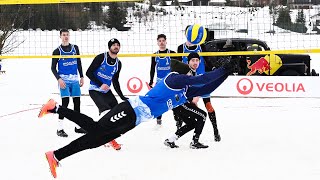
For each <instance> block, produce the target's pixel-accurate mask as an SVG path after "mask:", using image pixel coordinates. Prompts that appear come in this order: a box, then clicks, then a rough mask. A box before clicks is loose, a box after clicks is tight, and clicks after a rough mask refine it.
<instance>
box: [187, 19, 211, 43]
mask: <svg viewBox="0 0 320 180" xmlns="http://www.w3.org/2000/svg"><path fill="white" fill-rule="evenodd" d="M186 37H187V40H188V41H189V42H190V43H191V44H202V43H204V42H205V40H206V38H207V30H206V28H204V27H203V26H201V25H200V24H194V25H191V26H189V27H188V29H187V30H186Z"/></svg>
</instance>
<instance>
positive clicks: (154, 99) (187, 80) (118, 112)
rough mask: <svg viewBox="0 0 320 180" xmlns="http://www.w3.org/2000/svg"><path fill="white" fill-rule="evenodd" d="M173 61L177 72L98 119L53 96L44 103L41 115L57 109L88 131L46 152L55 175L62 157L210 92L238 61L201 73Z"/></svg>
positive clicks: (97, 143) (54, 175)
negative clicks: (68, 106)
mask: <svg viewBox="0 0 320 180" xmlns="http://www.w3.org/2000/svg"><path fill="white" fill-rule="evenodd" d="M172 61H173V60H172ZM171 64H172V66H171V68H172V69H171V70H172V71H175V72H171V73H169V74H168V75H167V76H166V77H165V78H164V79H163V80H162V81H160V82H159V83H157V85H156V86H155V87H154V88H152V89H151V90H150V91H149V92H148V93H147V94H146V95H145V96H136V97H133V98H130V99H128V100H126V101H124V102H122V103H120V104H118V105H117V106H115V107H114V108H112V109H111V110H110V111H109V112H108V113H107V114H105V115H104V116H103V117H101V118H100V119H99V121H97V122H96V121H94V120H93V119H92V118H90V117H88V116H86V115H85V114H82V113H79V112H76V111H73V110H71V109H68V108H66V107H62V106H60V105H58V104H57V103H56V102H55V101H54V100H53V99H50V100H49V101H48V102H47V103H46V104H45V105H43V107H42V108H41V110H40V113H39V115H38V117H39V118H40V117H43V116H44V115H45V114H48V113H57V114H59V115H63V116H64V117H66V118H67V119H69V120H70V121H72V122H74V123H76V124H78V125H79V126H80V127H82V128H83V129H85V130H86V131H87V134H85V135H83V136H81V137H79V138H78V139H76V140H74V141H72V142H71V143H70V144H68V145H66V146H64V147H62V148H60V149H58V150H55V151H49V152H47V153H45V155H46V158H47V161H48V163H49V167H50V170H51V174H52V176H53V177H54V178H56V177H57V173H56V167H58V165H59V161H61V160H63V159H65V158H67V157H69V156H71V155H73V154H76V153H78V152H80V151H83V150H87V149H93V148H97V147H100V146H101V145H103V144H106V143H107V142H109V141H111V140H113V139H116V138H118V137H119V136H121V135H122V134H125V133H126V132H128V131H130V130H131V129H133V128H135V127H136V126H138V125H139V124H140V123H141V122H145V121H149V120H152V119H153V118H154V117H158V116H160V115H162V114H163V113H165V112H166V111H168V110H171V109H173V108H175V107H178V106H180V105H182V104H184V103H186V102H187V99H188V98H192V97H196V96H201V95H204V94H209V93H211V92H212V91H214V90H215V89H216V88H217V87H219V86H220V85H221V84H222V83H223V81H224V80H225V79H226V78H227V77H228V75H229V74H231V73H232V71H233V69H234V68H235V66H236V64H237V63H236V62H235V61H234V60H228V61H224V62H220V68H217V69H215V70H214V71H211V72H208V73H206V74H203V75H200V76H191V75H186V74H188V72H189V71H190V68H189V66H188V65H186V64H183V63H181V62H178V61H177V63H171ZM179 73H180V74H179ZM194 85H202V86H201V87H200V86H194Z"/></svg>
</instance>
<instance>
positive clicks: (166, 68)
mask: <svg viewBox="0 0 320 180" xmlns="http://www.w3.org/2000/svg"><path fill="white" fill-rule="evenodd" d="M157 44H158V46H159V50H158V51H157V52H155V54H159V53H176V52H174V51H172V50H169V49H167V37H166V35H164V34H159V35H158V37H157ZM170 61H171V58H170V56H165V57H160V56H157V57H152V58H151V67H150V81H149V86H150V87H151V88H152V87H153V79H154V73H155V69H157V77H156V79H157V81H156V83H158V82H159V81H161V80H162V79H163V78H164V77H166V76H167V75H168V74H169V73H170ZM161 117H162V116H159V117H157V124H158V125H161V124H162V120H161Z"/></svg>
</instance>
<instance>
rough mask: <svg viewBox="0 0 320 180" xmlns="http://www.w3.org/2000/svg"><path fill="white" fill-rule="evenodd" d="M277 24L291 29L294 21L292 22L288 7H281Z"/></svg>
mask: <svg viewBox="0 0 320 180" xmlns="http://www.w3.org/2000/svg"><path fill="white" fill-rule="evenodd" d="M276 25H277V26H279V27H280V28H283V29H288V30H290V29H291V25H292V22H291V17H290V12H289V9H287V8H281V9H279V16H278V19H277V23H276Z"/></svg>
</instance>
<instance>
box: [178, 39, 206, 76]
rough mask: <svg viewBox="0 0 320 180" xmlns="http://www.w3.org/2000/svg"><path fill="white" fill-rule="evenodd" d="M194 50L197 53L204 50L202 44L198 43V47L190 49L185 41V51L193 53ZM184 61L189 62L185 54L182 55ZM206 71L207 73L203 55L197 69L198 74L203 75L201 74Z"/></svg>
mask: <svg viewBox="0 0 320 180" xmlns="http://www.w3.org/2000/svg"><path fill="white" fill-rule="evenodd" d="M192 52H195V53H199V52H202V49H201V46H200V45H197V48H196V49H194V50H190V49H188V48H187V46H186V43H184V44H183V53H192ZM182 62H184V63H186V64H188V57H186V56H183V57H182ZM204 73H205V64H204V58H203V57H202V56H200V64H199V67H198V69H197V75H201V74H204Z"/></svg>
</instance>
